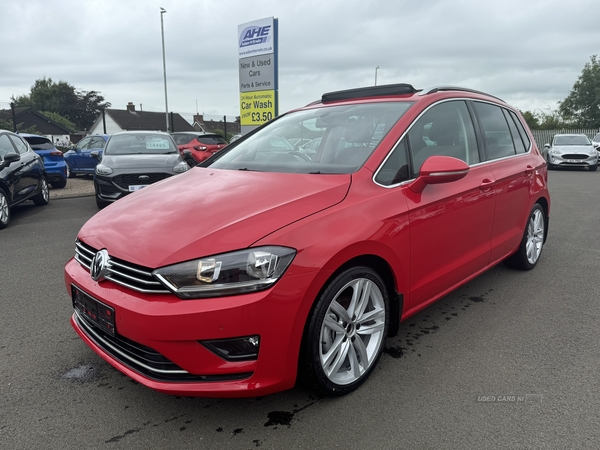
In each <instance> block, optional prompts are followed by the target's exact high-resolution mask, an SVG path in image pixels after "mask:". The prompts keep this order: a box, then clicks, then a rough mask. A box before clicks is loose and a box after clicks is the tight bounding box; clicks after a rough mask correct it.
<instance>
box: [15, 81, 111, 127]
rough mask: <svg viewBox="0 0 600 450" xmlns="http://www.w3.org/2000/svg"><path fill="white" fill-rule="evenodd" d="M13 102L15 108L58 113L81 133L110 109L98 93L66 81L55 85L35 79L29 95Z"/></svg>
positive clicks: (108, 104) (51, 82) (52, 82)
mask: <svg viewBox="0 0 600 450" xmlns="http://www.w3.org/2000/svg"><path fill="white" fill-rule="evenodd" d="M14 102H15V105H16V106H29V107H32V108H34V109H36V110H38V111H47V112H52V113H56V114H59V115H60V116H62V117H63V118H66V119H67V120H69V121H70V122H72V123H74V124H75V128H76V129H79V130H84V129H87V128H89V127H90V126H91V125H92V124H93V123H94V120H95V119H96V117H98V115H99V114H100V112H101V111H102V109H103V108H109V107H110V103H108V102H105V101H104V97H103V96H102V95H100V93H99V92H97V91H78V90H77V89H75V87H74V86H72V85H70V84H69V83H67V82H66V81H59V82H58V83H55V82H54V81H52V78H46V77H44V78H41V79H39V80H36V81H35V83H34V85H33V86H32V87H31V92H30V93H29V95H22V96H20V97H17V98H16V99H14Z"/></svg>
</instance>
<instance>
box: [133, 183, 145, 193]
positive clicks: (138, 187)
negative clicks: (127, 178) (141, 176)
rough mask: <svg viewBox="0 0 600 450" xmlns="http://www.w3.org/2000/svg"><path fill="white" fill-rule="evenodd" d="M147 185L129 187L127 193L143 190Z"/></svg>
mask: <svg viewBox="0 0 600 450" xmlns="http://www.w3.org/2000/svg"><path fill="white" fill-rule="evenodd" d="M146 186H148V185H147V184H135V185H133V186H129V192H135V191H139V190H140V189H144V188H145V187H146Z"/></svg>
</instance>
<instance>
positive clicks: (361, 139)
mask: <svg viewBox="0 0 600 450" xmlns="http://www.w3.org/2000/svg"><path fill="white" fill-rule="evenodd" d="M412 104H413V103H411V102H381V103H362V104H358V105H340V106H330V107H322V108H316V109H309V110H304V111H297V112H293V113H289V114H287V115H285V116H282V117H281V118H279V119H277V120H275V121H274V122H272V123H270V124H268V125H267V126H265V127H264V128H262V129H260V130H258V131H257V132H256V133H255V134H253V135H252V136H250V137H248V138H247V139H245V140H243V141H240V142H239V143H237V145H235V144H230V147H229V148H230V150H229V151H227V148H226V149H225V150H223V151H222V152H221V153H218V154H217V156H215V158H214V159H210V160H208V161H207V166H210V167H213V168H216V169H230V170H255V171H262V172H293V173H315V174H317V173H352V172H355V171H356V170H357V169H358V168H359V167H361V166H362V165H363V164H364V162H365V161H366V160H367V158H368V157H369V156H370V155H371V153H373V151H374V150H375V148H376V147H377V145H378V144H379V142H380V141H381V140H382V139H383V137H384V136H385V135H386V134H387V133H388V131H389V130H390V129H391V128H392V127H393V126H394V124H395V123H396V122H397V121H398V119H400V117H402V115H403V114H404V113H405V112H406V111H407V110H408V108H410V106H411V105H412ZM298 142H302V144H301V145H300V146H298V147H295V146H294V144H296V145H297V144H298Z"/></svg>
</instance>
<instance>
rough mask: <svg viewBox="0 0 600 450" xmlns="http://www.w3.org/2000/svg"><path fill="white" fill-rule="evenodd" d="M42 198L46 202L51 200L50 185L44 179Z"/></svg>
mask: <svg viewBox="0 0 600 450" xmlns="http://www.w3.org/2000/svg"><path fill="white" fill-rule="evenodd" d="M41 192H42V197H44V201H45V202H48V200H49V199H50V192H48V183H46V179H45V178H42V191H41Z"/></svg>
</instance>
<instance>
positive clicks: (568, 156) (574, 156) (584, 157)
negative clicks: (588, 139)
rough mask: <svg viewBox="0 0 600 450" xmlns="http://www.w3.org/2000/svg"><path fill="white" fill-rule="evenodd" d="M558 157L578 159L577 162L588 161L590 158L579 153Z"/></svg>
mask: <svg viewBox="0 0 600 450" xmlns="http://www.w3.org/2000/svg"><path fill="white" fill-rule="evenodd" d="M560 157H561V158H562V159H579V160H584V159H588V158H589V157H590V155H581V154H579V153H573V154H567V155H560Z"/></svg>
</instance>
